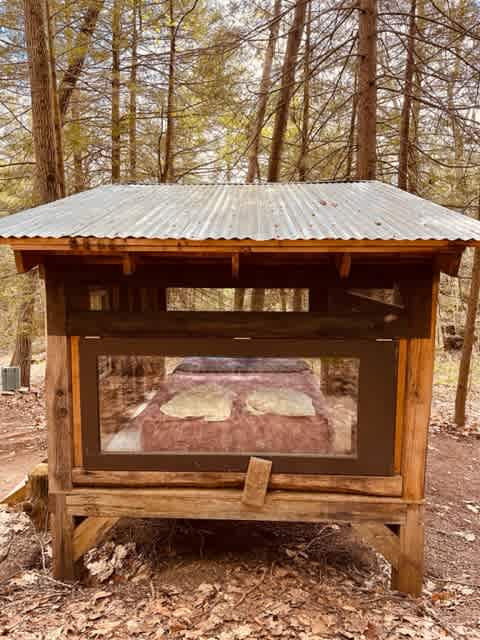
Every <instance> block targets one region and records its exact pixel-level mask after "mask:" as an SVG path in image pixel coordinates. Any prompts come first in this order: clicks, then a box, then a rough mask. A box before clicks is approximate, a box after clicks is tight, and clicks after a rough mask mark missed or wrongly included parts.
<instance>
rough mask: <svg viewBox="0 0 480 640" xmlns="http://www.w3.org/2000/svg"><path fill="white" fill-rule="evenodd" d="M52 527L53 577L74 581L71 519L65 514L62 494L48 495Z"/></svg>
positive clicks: (64, 499) (64, 502) (72, 527)
mask: <svg viewBox="0 0 480 640" xmlns="http://www.w3.org/2000/svg"><path fill="white" fill-rule="evenodd" d="M50 505H51V506H50V509H51V511H53V513H52V516H51V527H52V553H53V559H52V565H53V576H54V578H56V579H57V580H66V581H71V580H74V579H75V569H74V560H73V529H74V525H73V517H72V515H71V514H69V513H68V512H67V507H66V498H65V496H64V495H62V494H51V495H50Z"/></svg>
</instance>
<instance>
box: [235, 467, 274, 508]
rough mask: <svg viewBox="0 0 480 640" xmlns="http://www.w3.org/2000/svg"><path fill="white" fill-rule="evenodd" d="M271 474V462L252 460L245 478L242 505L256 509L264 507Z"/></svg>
mask: <svg viewBox="0 0 480 640" xmlns="http://www.w3.org/2000/svg"><path fill="white" fill-rule="evenodd" d="M271 473H272V461H271V460H263V459H262V458H255V457H254V456H252V457H251V458H250V460H249V463H248V469H247V475H246V476H245V486H244V488H243V494H242V504H244V505H247V506H249V507H255V508H259V507H263V504H264V503H265V498H266V496H267V490H268V482H269V480H270V474H271Z"/></svg>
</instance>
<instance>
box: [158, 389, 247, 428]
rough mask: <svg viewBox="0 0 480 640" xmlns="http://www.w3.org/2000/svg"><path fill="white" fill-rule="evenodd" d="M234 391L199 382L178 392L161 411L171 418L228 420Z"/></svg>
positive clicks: (212, 420)
mask: <svg viewBox="0 0 480 640" xmlns="http://www.w3.org/2000/svg"><path fill="white" fill-rule="evenodd" d="M234 396H235V394H234V393H233V391H230V390H229V389H226V388H224V387H221V386H220V385H218V384H199V385H197V386H195V387H190V388H189V389H185V390H184V391H180V392H179V393H176V394H175V395H174V396H173V398H170V400H169V401H168V402H165V404H162V406H161V407H160V411H161V412H162V413H164V414H165V415H167V416H170V417H171V418H181V419H185V418H204V419H205V420H207V421H208V422H219V421H221V420H228V418H230V414H231V412H232V402H233V398H234Z"/></svg>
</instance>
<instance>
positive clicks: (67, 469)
mask: <svg viewBox="0 0 480 640" xmlns="http://www.w3.org/2000/svg"><path fill="white" fill-rule="evenodd" d="M45 286H46V306H47V314H46V321H47V322H46V324H47V371H46V379H45V385H46V405H47V427H48V484H49V493H50V508H51V510H52V512H53V518H52V538H53V573H54V576H55V577H56V578H58V579H60V580H73V578H74V563H73V518H72V517H71V516H69V515H68V514H67V512H66V508H65V497H64V495H63V494H62V492H65V491H69V490H70V489H71V488H72V475H71V471H72V451H73V437H72V433H73V424H72V423H73V421H72V397H71V395H72V389H71V359H70V345H69V342H68V338H67V336H66V320H67V309H66V306H67V305H66V296H65V287H64V283H63V282H62V281H61V280H60V279H59V278H58V276H57V275H56V274H54V273H52V272H51V271H49V270H48V269H47V271H46V278H45Z"/></svg>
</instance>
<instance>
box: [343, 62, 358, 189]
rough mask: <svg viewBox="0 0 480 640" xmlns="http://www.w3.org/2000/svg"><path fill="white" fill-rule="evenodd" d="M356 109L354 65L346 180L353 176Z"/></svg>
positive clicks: (356, 89) (356, 85)
mask: <svg viewBox="0 0 480 640" xmlns="http://www.w3.org/2000/svg"><path fill="white" fill-rule="evenodd" d="M357 109H358V65H356V67H355V79H354V84H353V98H352V111H351V113H350V129H349V132H348V150H347V166H346V169H345V177H346V178H347V179H350V178H352V175H353V159H354V156H355V130H356V125H357Z"/></svg>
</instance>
